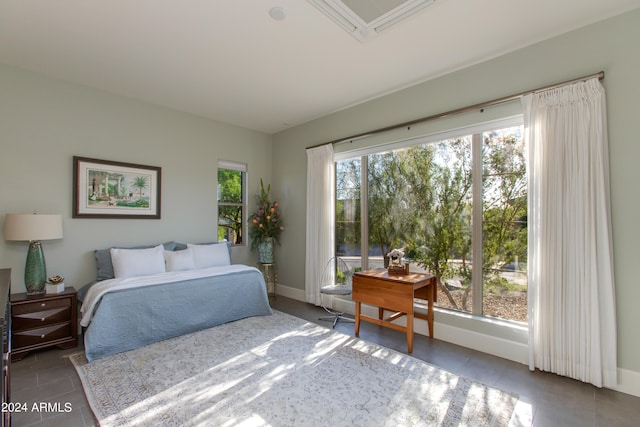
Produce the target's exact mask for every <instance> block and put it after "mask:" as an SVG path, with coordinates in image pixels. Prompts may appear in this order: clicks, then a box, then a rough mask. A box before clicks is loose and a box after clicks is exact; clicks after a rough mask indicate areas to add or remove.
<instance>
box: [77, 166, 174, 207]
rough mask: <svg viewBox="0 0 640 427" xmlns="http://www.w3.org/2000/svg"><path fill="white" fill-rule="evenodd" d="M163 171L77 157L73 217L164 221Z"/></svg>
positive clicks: (150, 167) (157, 168)
mask: <svg viewBox="0 0 640 427" xmlns="http://www.w3.org/2000/svg"><path fill="white" fill-rule="evenodd" d="M161 172H162V171H161V168H159V167H155V166H144V165H137V164H133V163H122V162H112V161H107V160H98V159H88V158H85V157H76V156H74V157H73V218H129V219H131V218H134V219H160V184H161Z"/></svg>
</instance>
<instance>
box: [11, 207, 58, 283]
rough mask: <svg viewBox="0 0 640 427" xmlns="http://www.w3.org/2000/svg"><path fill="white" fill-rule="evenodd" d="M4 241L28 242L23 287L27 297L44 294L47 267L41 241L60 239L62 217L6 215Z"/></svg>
mask: <svg viewBox="0 0 640 427" xmlns="http://www.w3.org/2000/svg"><path fill="white" fill-rule="evenodd" d="M4 239H5V240H17V241H28V242H29V249H28V251H27V262H26V265H25V268H24V285H25V287H26V288H27V295H38V294H42V293H44V289H45V282H46V279H47V266H46V264H45V261H44V252H43V251H42V243H41V240H53V239H62V216H60V215H38V214H35V213H34V214H7V217H6V219H5V223H4Z"/></svg>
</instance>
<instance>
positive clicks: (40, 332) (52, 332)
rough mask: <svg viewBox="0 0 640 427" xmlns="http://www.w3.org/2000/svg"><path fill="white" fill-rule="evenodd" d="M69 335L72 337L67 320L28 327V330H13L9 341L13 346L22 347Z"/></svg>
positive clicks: (48, 341)
mask: <svg viewBox="0 0 640 427" xmlns="http://www.w3.org/2000/svg"><path fill="white" fill-rule="evenodd" d="M70 337H73V335H72V332H71V325H70V324H69V323H68V322H67V323H61V324H59V325H51V326H47V327H44V328H37V329H29V330H28V331H19V332H18V331H14V332H13V335H12V337H11V342H12V344H13V346H14V347H17V348H23V347H31V346H34V345H41V344H44V343H50V342H52V341H56V340H60V339H64V338H70Z"/></svg>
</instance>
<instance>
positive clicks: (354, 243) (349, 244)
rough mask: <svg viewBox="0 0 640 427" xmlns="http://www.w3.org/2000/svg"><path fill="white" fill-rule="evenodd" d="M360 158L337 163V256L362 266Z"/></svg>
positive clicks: (354, 265)
mask: <svg viewBox="0 0 640 427" xmlns="http://www.w3.org/2000/svg"><path fill="white" fill-rule="evenodd" d="M360 163H361V162H360V159H359V158H357V159H350V160H344V161H341V162H337V163H336V256H340V257H342V258H343V259H344V260H345V261H346V262H347V263H348V264H349V266H350V267H354V268H359V267H360V266H361V248H360V242H361V232H360V168H361V165H360Z"/></svg>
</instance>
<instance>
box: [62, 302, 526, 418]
mask: <svg viewBox="0 0 640 427" xmlns="http://www.w3.org/2000/svg"><path fill="white" fill-rule="evenodd" d="M71 360H72V362H73V364H74V366H75V368H76V370H77V372H78V374H79V376H80V379H81V381H82V385H83V388H84V391H85V394H86V396H87V399H88V401H89V404H90V406H91V408H92V410H93V412H94V414H95V416H96V417H97V419H98V421H99V423H100V425H102V426H118V427H122V426H234V425H242V426H262V425H264V426H367V427H371V426H423V425H424V426H459V425H462V426H465V425H467V426H506V425H508V423H509V419H510V418H511V415H512V413H513V409H514V406H515V404H516V402H517V401H518V398H517V396H515V395H512V394H509V393H506V392H503V391H500V390H497V389H495V388H491V387H488V386H486V385H483V384H480V383H477V382H474V381H471V380H469V379H468V378H464V377H461V376H459V375H455V374H453V373H451V372H447V371H445V370H442V369H439V368H436V367H434V366H431V365H429V364H427V363H424V362H422V361H421V360H418V359H416V358H414V357H411V356H408V355H405V354H402V353H398V352H396V351H394V350H390V349H388V348H385V347H382V346H379V345H376V344H372V343H369V342H366V341H364V340H361V339H358V338H355V337H353V336H349V335H346V334H343V333H340V332H337V331H334V330H332V329H328V328H326V327H324V326H321V325H317V324H315V323H310V322H306V321H304V320H302V319H299V318H297V317H293V316H290V315H288V314H284V313H281V312H277V311H275V312H274V314H273V315H271V316H262V317H251V318H248V319H243V320H240V321H237V322H232V323H227V324H224V325H221V326H216V327H214V328H211V329H207V330H204V331H200V332H196V333H193V334H189V335H185V336H182V337H178V338H173V339H170V340H166V341H162V342H159V343H156V344H152V345H148V346H146V347H142V348H139V349H136V350H132V351H128V352H126V353H121V354H116V355H113V356H108V357H106V358H103V359H98V360H95V361H93V362H91V363H89V362H87V360H86V359H85V358H84V355H83V354H82V353H79V354H76V355H73V356H71Z"/></svg>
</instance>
